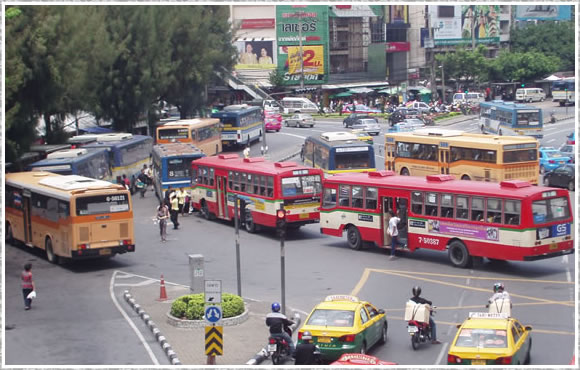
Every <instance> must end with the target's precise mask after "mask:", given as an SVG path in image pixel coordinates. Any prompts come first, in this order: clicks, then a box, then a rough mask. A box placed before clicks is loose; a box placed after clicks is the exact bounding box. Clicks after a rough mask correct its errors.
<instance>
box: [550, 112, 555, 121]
mask: <svg viewBox="0 0 580 370" xmlns="http://www.w3.org/2000/svg"><path fill="white" fill-rule="evenodd" d="M550 123H556V114H555V113H554V112H550Z"/></svg>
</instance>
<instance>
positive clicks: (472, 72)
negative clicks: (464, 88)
mask: <svg viewBox="0 0 580 370" xmlns="http://www.w3.org/2000/svg"><path fill="white" fill-rule="evenodd" d="M485 51H486V48H485V46H483V45H479V46H477V48H476V49H475V50H470V49H466V48H465V47H458V48H457V49H456V51H455V52H453V53H446V54H437V55H436V56H435V60H436V61H437V62H438V63H439V64H441V65H443V68H444V70H445V78H446V79H447V78H454V79H456V80H459V79H462V78H464V79H466V81H467V82H468V83H481V82H485V81H487V80H488V68H487V64H488V60H487V59H486V58H485Z"/></svg>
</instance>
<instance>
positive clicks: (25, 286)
mask: <svg viewBox="0 0 580 370" xmlns="http://www.w3.org/2000/svg"><path fill="white" fill-rule="evenodd" d="M31 270H32V264H31V263H27V264H25V265H24V271H22V274H21V275H20V279H21V280H22V295H23V296H24V309H25V310H27V311H28V310H30V307H31V305H32V298H33V297H36V290H35V287H34V280H32V272H31ZM33 293H34V294H33Z"/></svg>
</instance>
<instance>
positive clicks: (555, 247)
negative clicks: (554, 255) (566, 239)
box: [550, 242, 558, 250]
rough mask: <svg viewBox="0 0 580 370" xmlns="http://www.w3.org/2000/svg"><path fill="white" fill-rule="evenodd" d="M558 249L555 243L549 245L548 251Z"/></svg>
mask: <svg viewBox="0 0 580 370" xmlns="http://www.w3.org/2000/svg"><path fill="white" fill-rule="evenodd" d="M554 249H558V244H557V243H556V242H552V243H550V250H554Z"/></svg>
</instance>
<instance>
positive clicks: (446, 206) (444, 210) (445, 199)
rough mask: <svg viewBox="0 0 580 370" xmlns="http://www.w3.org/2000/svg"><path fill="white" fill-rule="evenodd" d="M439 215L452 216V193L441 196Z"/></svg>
mask: <svg viewBox="0 0 580 370" xmlns="http://www.w3.org/2000/svg"><path fill="white" fill-rule="evenodd" d="M441 217H445V218H453V195H450V194H443V195H442V196H441Z"/></svg>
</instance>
